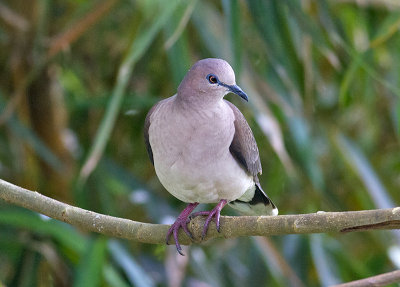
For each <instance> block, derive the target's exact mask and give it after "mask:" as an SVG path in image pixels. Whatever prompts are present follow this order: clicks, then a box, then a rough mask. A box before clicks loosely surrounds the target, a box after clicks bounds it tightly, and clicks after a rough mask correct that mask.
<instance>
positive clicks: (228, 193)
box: [144, 59, 278, 255]
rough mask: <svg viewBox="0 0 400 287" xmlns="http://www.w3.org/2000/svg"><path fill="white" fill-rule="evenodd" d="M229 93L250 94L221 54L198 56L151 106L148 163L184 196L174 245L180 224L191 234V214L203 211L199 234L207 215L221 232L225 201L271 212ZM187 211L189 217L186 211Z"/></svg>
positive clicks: (250, 140)
mask: <svg viewBox="0 0 400 287" xmlns="http://www.w3.org/2000/svg"><path fill="white" fill-rule="evenodd" d="M228 93H234V94H236V95H238V96H240V97H242V98H243V99H244V100H246V101H248V98H247V95H246V94H245V93H244V92H243V91H242V89H241V88H240V87H239V86H237V85H236V82H235V73H234V72H233V70H232V68H231V66H230V65H229V64H228V63H227V62H226V61H224V60H221V59H203V60H200V61H198V62H197V63H196V64H194V65H193V67H192V68H191V69H190V70H189V71H188V73H187V74H186V76H185V78H184V79H183V81H182V82H181V84H180V85H179V87H178V93H177V94H176V95H174V96H172V97H170V98H167V99H165V100H162V101H160V102H158V103H157V104H156V105H154V106H153V107H152V108H151V110H150V111H149V113H148V114H147V117H146V121H145V127H144V135H145V141H146V146H147V152H148V154H149V157H150V160H151V162H152V163H153V164H154V168H155V170H156V174H157V176H158V178H159V180H160V182H161V183H162V185H163V186H164V187H165V188H166V189H167V190H168V191H169V193H171V194H172V195H173V196H175V197H176V198H178V199H179V200H181V201H184V202H187V203H189V204H188V205H187V207H186V208H185V209H184V210H183V211H182V212H181V214H180V215H179V216H178V218H177V219H176V221H175V223H174V224H173V225H172V226H171V228H170V229H169V231H168V233H167V238H166V240H167V244H168V241H169V238H170V237H171V235H173V237H174V239H175V245H176V248H177V250H178V252H179V253H180V254H181V255H183V254H182V248H181V246H180V244H179V241H178V231H179V229H180V228H182V229H183V230H184V231H185V233H186V234H187V235H188V236H190V237H191V238H193V237H192V234H191V233H190V231H189V230H188V227H187V223H188V222H189V221H190V218H192V217H194V216H198V215H206V216H207V219H206V222H205V224H204V228H203V233H202V237H203V238H204V236H205V234H206V232H207V229H208V226H209V224H210V222H211V220H213V219H214V220H215V223H216V226H217V230H218V231H219V218H220V212H221V209H222V208H223V207H224V206H225V205H226V204H227V203H228V204H229V205H230V206H232V207H233V208H235V209H238V210H239V211H240V212H242V213H244V214H246V215H277V214H278V209H277V208H276V207H275V205H274V204H273V202H272V201H271V200H270V199H269V197H268V196H267V195H266V194H265V192H264V191H263V190H262V189H261V186H260V183H259V180H258V177H257V175H258V174H259V173H261V163H260V157H259V153H258V148H257V143H256V141H255V139H254V136H253V133H252V131H251V129H250V127H249V125H248V124H247V121H246V119H245V118H244V116H243V115H242V113H241V112H240V111H239V109H238V108H237V107H236V106H235V105H233V104H232V103H230V102H228V101H226V100H224V96H225V95H226V94H228ZM199 203H218V204H217V205H216V206H215V208H214V209H212V210H211V211H200V212H196V213H193V214H192V215H191V216H190V214H191V212H192V211H193V209H195V207H196V206H197V205H198V204H199ZM189 216H190V217H189Z"/></svg>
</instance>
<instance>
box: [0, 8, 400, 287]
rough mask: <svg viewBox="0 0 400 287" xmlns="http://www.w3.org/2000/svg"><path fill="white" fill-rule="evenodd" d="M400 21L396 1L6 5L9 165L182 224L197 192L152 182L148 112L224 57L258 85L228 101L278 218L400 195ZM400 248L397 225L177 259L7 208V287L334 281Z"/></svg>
mask: <svg viewBox="0 0 400 287" xmlns="http://www.w3.org/2000/svg"><path fill="white" fill-rule="evenodd" d="M399 27H400V3H399V2H398V1H395V0H358V1H356V0H320V1H312V0H303V1H296V0H269V1H264V0H254V1H253V0H248V1H244V0H243V1H239V0H231V1H229V0H222V1H211V0H210V1H205V0H198V1H196V0H187V1H184V0H169V1H162V0H151V1H145V0H137V1H133V0H130V1H117V0H108V1H107V0H103V1H82V0H63V1H61V0H56V1H49V0H31V1H26V0H13V1H1V2H0V63H1V64H0V177H1V178H2V179H4V180H7V181H10V182H12V183H14V184H17V185H20V186H23V187H26V188H29V189H33V190H38V191H40V192H41V193H43V194H46V195H48V196H51V197H53V198H56V199H60V200H62V201H64V202H68V203H71V204H73V205H76V206H80V207H83V208H87V209H90V210H93V211H96V212H101V213H105V214H109V215H113V216H118V217H124V218H131V219H134V220H137V221H143V222H153V223H170V222H171V221H172V220H173V219H174V217H175V216H177V214H178V213H179V211H180V210H181V209H182V208H183V207H184V204H183V203H181V202H179V201H178V200H176V199H175V198H173V197H172V196H171V195H169V194H168V193H167V192H166V191H165V190H164V189H163V187H162V186H161V185H160V183H159V181H158V179H157V178H156V176H155V173H154V170H153V167H152V166H151V163H150V161H149V160H148V158H147V154H146V151H145V147H144V143H143V136H142V127H143V123H144V118H145V115H146V113H147V111H148V110H149V109H150V107H151V106H152V105H153V104H154V103H155V102H157V101H159V100H160V99H163V98H165V97H168V96H171V95H173V94H174V93H175V92H176V88H177V86H178V84H179V83H180V81H181V79H182V78H183V76H184V74H185V73H186V71H187V70H188V69H189V68H190V66H191V65H192V64H193V63H194V62H195V61H197V60H199V59H201V58H206V57H219V58H224V59H226V60H228V61H229V62H230V63H231V65H232V66H233V67H234V70H235V71H236V74H237V82H238V84H239V85H240V86H241V87H242V88H243V89H244V90H245V91H246V92H247V93H248V95H249V97H250V101H249V104H244V103H243V102H242V101H240V99H236V98H235V97H234V96H228V97H227V98H228V99H229V100H231V101H232V102H234V103H235V104H236V105H237V106H239V108H240V109H241V110H242V111H243V113H244V114H245V116H246V118H247V119H248V121H249V123H250V125H251V126H252V129H253V132H254V134H255V137H256V139H257V142H258V145H259V149H260V153H261V158H262V165H263V175H262V176H261V178H260V180H261V183H262V185H263V187H264V189H265V190H266V191H267V192H268V194H269V195H270V196H271V198H273V200H274V201H275V203H276V204H277V206H278V207H279V210H280V213H281V214H291V213H307V212H316V211H319V210H325V211H347V210H362V209H373V208H385V207H393V206H396V205H399V202H400V193H399V192H398V190H399V189H400V149H399V139H400V137H399V135H400V101H399V100H400V52H399V51H400V37H399ZM202 208H204V209H205V208H209V207H208V206H202ZM223 213H225V214H234V213H233V211H232V210H230V209H229V208H226V209H224V212H223ZM399 245H400V235H399V233H398V232H389V231H373V232H366V233H354V234H348V235H336V234H320V235H290V236H276V237H271V238H239V239H236V240H214V241H212V242H207V243H206V244H204V245H194V246H191V247H190V248H187V249H185V253H186V254H187V256H185V257H180V256H177V253H176V251H175V250H174V247H173V246H172V247H171V248H169V247H165V246H156V245H147V244H141V243H136V242H128V241H124V240H117V239H112V238H105V237H102V236H98V235H95V234H87V233H84V232H81V231H79V230H76V229H74V228H72V227H71V226H68V225H67V224H63V223H61V222H58V221H55V220H51V219H48V218H45V217H43V216H40V215H38V214H35V213H33V212H29V211H27V210H23V209H21V208H18V207H13V206H10V205H7V204H5V203H3V202H2V203H0V286H21V287H22V286H70V285H73V286H180V285H181V284H182V285H184V286H328V285H330V284H334V283H340V282H346V281H351V280H355V279H360V278H364V277H368V276H372V275H377V274H380V273H383V272H388V271H391V270H393V269H396V268H400V247H399Z"/></svg>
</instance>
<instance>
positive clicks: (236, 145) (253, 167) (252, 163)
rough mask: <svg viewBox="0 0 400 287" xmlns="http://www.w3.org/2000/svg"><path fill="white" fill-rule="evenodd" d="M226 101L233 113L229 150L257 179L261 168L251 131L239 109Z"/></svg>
mask: <svg viewBox="0 0 400 287" xmlns="http://www.w3.org/2000/svg"><path fill="white" fill-rule="evenodd" d="M226 103H227V104H228V105H229V106H230V107H231V109H232V111H233V114H234V115H235V122H234V124H235V135H234V136H233V140H232V143H231V145H230V147H229V150H230V152H231V154H232V155H233V157H234V158H235V159H236V160H237V161H238V162H239V164H240V165H241V166H242V167H243V168H244V169H245V170H246V171H247V172H248V173H249V174H251V175H252V176H253V177H254V178H255V179H256V180H257V174H258V173H260V174H261V172H262V169H261V162H260V155H259V152H258V147H257V143H256V140H255V139H254V135H253V132H252V131H251V129H250V127H249V124H248V123H247V121H246V119H245V117H244V116H243V114H242V113H241V112H240V110H239V109H238V108H237V107H236V106H235V105H234V104H232V103H231V102H229V101H226ZM257 181H258V180H257Z"/></svg>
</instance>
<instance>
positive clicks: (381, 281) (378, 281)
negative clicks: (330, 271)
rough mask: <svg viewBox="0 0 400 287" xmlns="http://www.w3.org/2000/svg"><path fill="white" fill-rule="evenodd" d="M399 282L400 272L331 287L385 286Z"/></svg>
mask: <svg viewBox="0 0 400 287" xmlns="http://www.w3.org/2000/svg"><path fill="white" fill-rule="evenodd" d="M397 282H400V270H396V271H392V272H388V273H383V274H380V275H376V276H372V277H368V278H364V279H361V280H356V281H351V282H347V283H343V284H339V285H335V286H331V287H365V286H373V287H379V286H387V285H389V284H393V283H397Z"/></svg>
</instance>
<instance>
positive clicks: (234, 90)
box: [227, 85, 249, 102]
mask: <svg viewBox="0 0 400 287" xmlns="http://www.w3.org/2000/svg"><path fill="white" fill-rule="evenodd" d="M227 88H228V89H229V91H231V92H232V93H234V94H236V95H238V96H239V97H241V98H242V99H244V100H245V101H246V102H248V101H249V98H248V97H247V95H246V93H245V92H243V90H242V89H241V88H240V87H239V86H237V85H231V86H228V85H227Z"/></svg>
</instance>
